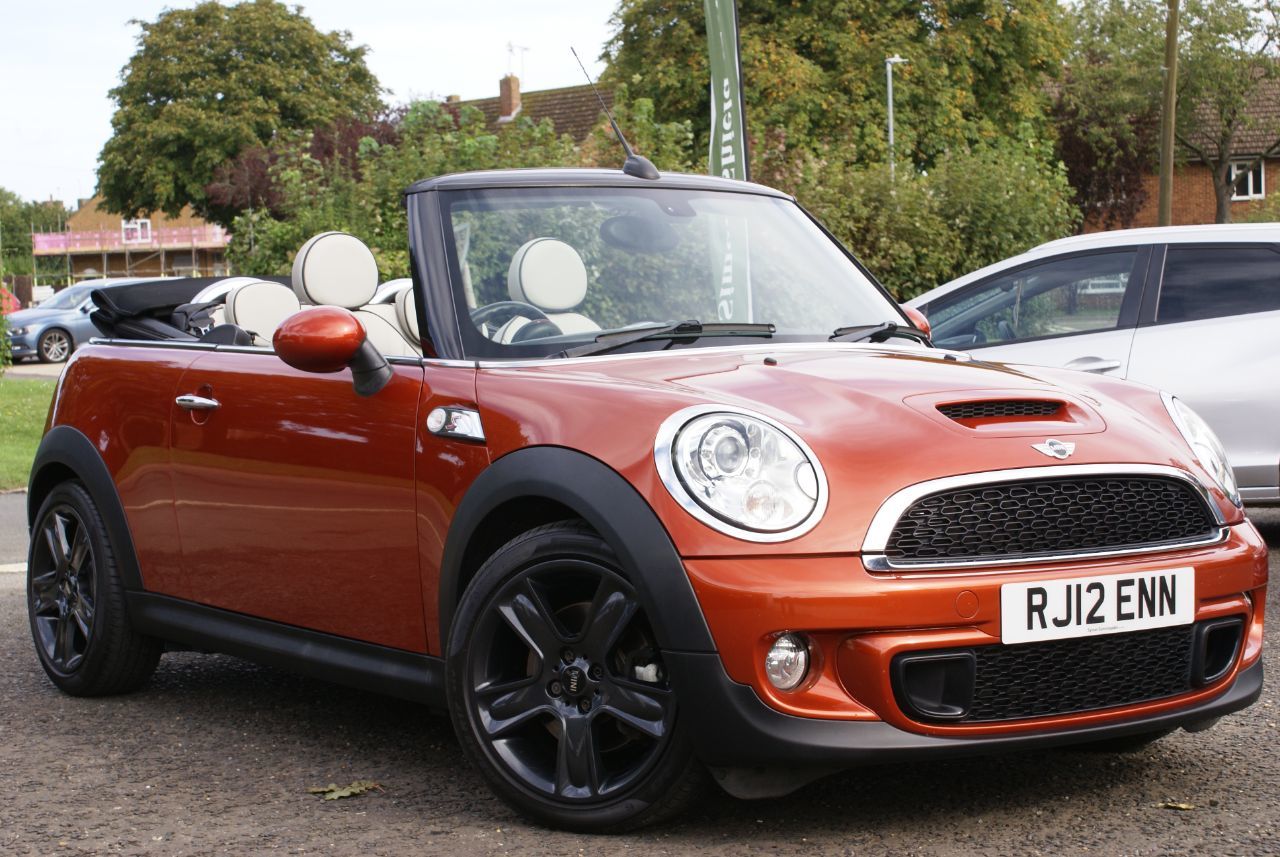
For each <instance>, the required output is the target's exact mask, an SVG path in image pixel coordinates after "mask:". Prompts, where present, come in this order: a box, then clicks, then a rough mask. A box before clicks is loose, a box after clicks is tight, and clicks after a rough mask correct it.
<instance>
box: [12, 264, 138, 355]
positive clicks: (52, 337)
mask: <svg viewBox="0 0 1280 857" xmlns="http://www.w3.org/2000/svg"><path fill="white" fill-rule="evenodd" d="M136 282H139V280H138V279H137V278H133V279H127V278H123V277H122V278H117V279H110V280H85V281H84V282H82V283H77V284H76V285H74V286H68V287H67V288H65V289H63V290H62V291H60V292H57V293H56V294H54V295H53V297H50V298H46V299H45V300H44V301H41V302H40V304H39V305H37V306H34V307H32V308H31V309H22V310H18V311H17V312H14V313H10V314H9V315H8V316H6V319H7V320H8V330H9V353H10V354H11V355H12V357H13V359H14V360H20V359H22V358H24V357H35V358H37V359H38V360H40V362H42V363H61V362H63V361H64V360H66V359H67V358H68V357H70V356H71V352H72V351H75V350H76V349H77V348H78V347H80V346H81V345H83V344H84V343H86V342H88V341H89V340H90V339H91V338H92V337H94V336H98V335H99V334H98V329H97V328H96V327H94V326H93V322H92V321H91V320H90V319H89V313H91V312H92V311H93V303H92V301H90V300H89V294H90V293H91V292H92V291H93V290H94V289H101V288H106V287H109V286H121V285H124V284H125V283H136Z"/></svg>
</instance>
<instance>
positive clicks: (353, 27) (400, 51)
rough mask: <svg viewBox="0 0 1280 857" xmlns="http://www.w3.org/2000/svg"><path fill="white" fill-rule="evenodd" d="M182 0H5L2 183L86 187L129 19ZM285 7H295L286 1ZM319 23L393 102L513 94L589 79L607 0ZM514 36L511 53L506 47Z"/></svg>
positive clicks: (349, 13)
mask: <svg viewBox="0 0 1280 857" xmlns="http://www.w3.org/2000/svg"><path fill="white" fill-rule="evenodd" d="M193 5H195V3H194V2H192V0H167V2H165V0H129V2H127V3H126V2H120V0H56V2H54V0H48V1H47V2H19V0H3V9H4V22H5V27H4V30H5V39H4V47H3V49H0V187H3V188H5V189H7V190H10V191H13V192H14V193H16V194H18V195H19V196H21V197H24V198H27V199H49V198H53V199H60V200H62V201H64V202H65V203H67V204H68V205H69V206H71V207H74V206H75V201H76V200H77V199H78V198H82V197H89V196H92V195H93V190H94V186H95V184H96V181H95V178H94V174H95V170H96V168H97V162H98V153H99V152H100V151H101V150H102V146H103V144H104V143H105V142H106V141H107V138H108V137H110V136H111V114H112V112H113V104H112V102H111V99H110V98H109V97H108V95H107V93H108V91H109V90H110V89H111V88H112V87H113V86H115V85H116V84H117V83H118V82H119V77H120V70H121V69H122V68H123V67H124V66H125V64H126V63H127V62H128V61H129V57H130V56H132V55H133V52H134V50H135V49H136V47H137V43H136V39H137V36H138V33H139V28H138V27H137V26H136V25H132V24H130V23H129V21H130V20H131V19H141V20H146V21H152V20H155V18H156V17H157V16H158V15H159V14H160V13H161V12H162V11H163V10H164V9H166V8H189V7H191V6H193ZM290 5H293V4H290ZM299 5H301V6H302V7H303V11H304V12H305V14H306V15H307V16H308V17H309V18H310V19H311V20H312V22H313V23H314V24H315V25H316V26H317V27H318V28H320V29H321V30H324V31H326V32H327V31H330V30H347V31H349V32H350V33H351V36H352V42H353V43H354V44H360V45H366V46H368V48H369V52H368V54H367V56H366V62H367V63H368V64H369V67H370V69H372V70H373V73H374V74H375V75H377V77H378V80H379V81H380V82H381V83H382V85H383V86H384V87H386V88H388V89H390V90H391V94H389V95H388V96H386V97H387V100H388V101H389V102H391V103H397V102H403V101H408V100H410V99H413V98H423V97H437V98H443V97H445V96H446V95H460V96H462V97H463V98H464V99H469V98H486V97H489V96H495V95H497V94H498V80H499V79H500V78H502V77H503V75H505V74H507V73H508V71H510V72H512V73H514V74H516V75H518V76H519V77H520V88H521V89H522V90H523V91H526V92H528V91H530V90H535V89H552V88H554V87H558V86H573V85H576V84H579V83H582V82H583V79H582V72H581V70H579V69H578V66H577V64H576V63H575V62H574V60H573V56H572V55H571V54H570V53H569V47H570V46H571V45H572V46H573V47H575V48H577V50H578V54H579V55H580V56H581V57H582V59H583V62H585V63H586V65H587V70H588V71H590V72H591V75H592V77H595V76H597V75H599V74H600V72H601V71H602V70H603V64H602V63H600V62H599V60H598V59H597V58H598V57H599V55H600V53H601V51H602V50H603V48H604V44H605V42H606V41H607V40H608V39H609V37H610V35H611V34H612V31H611V29H610V27H609V18H610V16H611V15H612V13H613V10H614V9H615V8H616V6H617V0H447V2H446V1H445V0H418V2H407V0H357V2H354V3H353V2H350V0H310V2H303V3H301V4H299ZM509 44H511V45H515V46H516V49H515V50H514V51H510V50H508V45H509Z"/></svg>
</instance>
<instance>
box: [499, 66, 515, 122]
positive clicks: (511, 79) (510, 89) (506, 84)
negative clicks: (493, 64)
mask: <svg viewBox="0 0 1280 857" xmlns="http://www.w3.org/2000/svg"><path fill="white" fill-rule="evenodd" d="M519 112H520V78H518V77H516V76H515V75H514V74H509V75H507V76H506V77H504V78H503V79H502V80H500V81H498V121H499V122H510V121H511V120H512V119H514V118H516V115H517V114H518V113H519Z"/></svg>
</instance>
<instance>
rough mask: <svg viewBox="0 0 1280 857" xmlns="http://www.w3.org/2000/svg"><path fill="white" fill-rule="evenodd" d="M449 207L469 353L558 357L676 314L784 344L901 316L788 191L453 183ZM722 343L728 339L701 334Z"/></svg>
mask: <svg viewBox="0 0 1280 857" xmlns="http://www.w3.org/2000/svg"><path fill="white" fill-rule="evenodd" d="M444 203H445V207H446V211H447V212H448V222H449V227H450V231H451V234H452V238H453V247H452V251H453V253H454V257H455V259H456V265H457V267H456V271H457V274H456V283H455V288H456V289H457V292H458V293H459V294H460V296H461V297H462V302H463V303H465V306H466V307H467V309H468V310H469V311H470V314H471V321H472V324H473V326H474V332H475V334H477V335H476V336H471V335H470V334H471V331H467V332H466V334H464V335H466V336H468V337H469V338H468V340H467V341H468V348H469V350H470V352H473V353H476V354H484V355H495V356H506V355H507V354H508V353H510V352H511V350H512V349H517V348H520V347H525V346H528V347H531V348H533V349H538V348H541V349H542V351H543V352H547V353H555V352H557V351H560V350H563V349H565V348H566V346H568V345H574V344H580V343H583V342H590V341H592V340H594V338H595V337H596V336H598V335H599V334H601V333H602V332H610V331H621V330H624V329H627V328H629V327H633V326H652V325H655V324H665V323H668V322H679V321H682V320H685V319H697V320H699V321H701V322H705V323H716V322H719V323H727V324H733V323H742V324H772V325H774V328H775V331H776V335H777V339H779V340H782V339H784V338H793V339H796V338H801V339H807V340H812V339H823V340H825V339H826V338H827V337H828V336H830V335H831V333H832V331H833V330H835V329H836V328H837V327H841V326H844V325H869V326H870V325H876V324H879V323H882V322H885V321H898V322H901V316H900V315H899V314H898V311H897V310H896V308H895V307H894V306H893V304H892V303H891V302H890V301H889V300H888V299H887V298H886V296H885V295H884V294H883V293H882V292H881V291H880V290H879V289H877V288H876V286H875V284H874V282H873V281H872V280H871V279H870V278H869V277H868V276H867V275H866V274H865V273H864V272H863V271H861V270H860V269H859V268H858V267H857V266H856V265H855V263H853V262H852V261H851V260H850V259H849V258H848V257H847V256H846V255H845V254H844V253H843V252H842V251H841V249H840V247H839V246H838V245H837V244H835V243H834V242H833V241H831V240H830V239H829V238H827V237H826V236H825V235H824V234H823V233H822V232H821V231H820V230H819V229H818V228H817V227H816V226H815V225H814V224H813V223H812V222H811V221H810V220H809V219H808V218H807V217H806V216H805V215H804V213H803V211H802V210H801V209H800V208H799V207H798V206H796V205H795V204H794V203H793V202H791V201H790V200H785V199H778V198H774V197H767V196H756V195H754V194H742V193H726V192H720V191H694V190H685V189H660V188H654V189H648V188H548V189H541V188H539V189H533V188H522V189H518V190H504V189H483V190H472V191H453V192H449V193H448V194H446V195H445V197H444ZM539 319H545V320H546V323H543V322H540V321H539ZM481 337H483V339H481ZM484 339H487V340H489V341H488V342H485V341H483V340H484ZM717 342H719V343H720V344H723V342H724V340H723V339H720V340H717V339H715V338H714V337H710V336H708V337H705V338H703V339H700V340H698V344H700V345H706V344H715V343H717Z"/></svg>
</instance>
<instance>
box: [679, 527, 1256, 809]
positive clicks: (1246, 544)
mask: <svg viewBox="0 0 1280 857" xmlns="http://www.w3.org/2000/svg"><path fill="white" fill-rule="evenodd" d="M1187 566H1192V567H1194V568H1195V570H1196V603H1197V607H1196V613H1195V620H1194V621H1195V623H1196V627H1199V626H1200V625H1201V624H1205V625H1213V624H1215V623H1222V622H1227V623H1230V622H1236V623H1239V624H1238V627H1240V628H1241V631H1240V633H1241V639H1240V642H1239V646H1238V648H1237V649H1236V650H1235V654H1233V655H1231V658H1232V659H1233V662H1232V663H1231V665H1230V668H1229V670H1228V671H1227V672H1225V673H1222V674H1220V677H1217V678H1212V679H1208V678H1206V680H1205V681H1204V682H1203V683H1202V684H1198V683H1196V682H1195V681H1194V672H1193V673H1192V674H1191V675H1192V676H1193V681H1192V684H1191V686H1189V687H1187V688H1186V689H1184V690H1179V691H1176V692H1174V693H1173V695H1160V694H1153V695H1151V696H1146V697H1138V696H1133V697H1130V698H1131V699H1133V700H1135V701H1132V702H1125V701H1120V700H1117V701H1116V702H1115V703H1113V704H1103V705H1096V706H1093V707H1082V708H1076V709H1071V708H1062V709H1060V713H1046V714H1043V715H1031V716H1012V717H1010V718H1009V719H1002V720H1001V719H996V720H985V721H974V722H960V721H956V722H939V721H930V720H928V719H927V718H926V719H921V718H920V717H918V716H917V715H915V714H912V713H911V712H910V711H909V710H906V709H904V708H903V706H902V704H901V702H900V697H899V696H898V695H897V694H896V693H895V685H894V679H893V669H892V667H893V664H894V659H895V658H897V657H899V656H903V655H917V654H920V653H928V652H936V651H938V650H949V649H973V648H974V647H983V646H986V647H1001V624H1000V591H1001V586H1002V585H1003V584H1005V583H1011V582H1022V581H1027V580H1051V579H1054V578H1070V577H1073V576H1081V575H1105V574H1121V573H1132V572H1135V571H1150V570H1158V569H1169V568H1184V567H1187ZM685 568H686V571H687V573H688V574H689V577H690V581H691V582H692V584H693V587H694V590H695V592H696V593H697V595H698V598H699V602H700V604H701V607H702V609H703V612H704V615H705V616H706V619H707V623H708V626H709V627H710V628H711V631H712V635H713V637H714V639H715V643H716V646H717V649H718V653H716V654H704V653H690V652H669V653H665V655H664V657H666V658H668V660H669V662H670V666H671V675H672V680H673V682H674V683H675V684H676V690H677V693H678V694H679V695H680V698H681V701H682V710H683V711H684V712H685V715H684V716H686V717H687V718H688V719H689V720H690V721H691V722H692V727H691V728H692V729H693V731H694V733H695V740H696V742H697V744H696V746H697V748H698V752H699V754H700V755H701V756H702V758H703V760H704V761H706V762H707V763H708V764H710V765H712V766H713V767H716V766H719V767H734V768H743V767H744V766H747V767H750V766H769V765H772V766H775V767H786V768H800V767H804V766H808V767H810V768H822V769H826V770H836V769H840V768H846V767H851V766H856V765H861V764H869V763H882V762H890V761H896V760H902V759H918V758H925V757H928V758H937V757H945V756H955V755H966V754H968V755H974V754H983V753H991V752H1001V751H1008V750H1022V749H1030V748H1038V747H1048V746H1055V745H1063V744H1071V743H1082V742H1093V741H1100V740H1103V739H1108V738H1117V737H1123V736H1126V735H1133V734H1138V733H1148V732H1159V731H1165V730H1171V729H1175V728H1178V727H1190V728H1194V727H1196V726H1197V725H1201V724H1204V723H1205V722H1206V721H1211V720H1213V719H1214V718H1217V717H1220V716H1222V715H1223V714H1227V713H1230V712H1232V711H1237V710H1239V709H1241V708H1244V707H1246V706H1248V705H1249V704H1250V703H1252V702H1253V701H1254V700H1256V699H1257V697H1258V695H1259V693H1260V690H1261V685H1262V666H1261V650H1262V639H1263V625H1264V621H1265V602H1266V585H1267V549H1266V545H1265V544H1264V543H1263V541H1262V539H1261V537H1260V536H1259V535H1258V534H1257V532H1256V530H1254V528H1253V527H1252V526H1251V525H1250V524H1248V523H1247V522H1244V523H1240V524H1237V525H1234V526H1232V527H1231V528H1230V531H1229V534H1228V538H1227V539H1226V540H1224V541H1223V542H1220V543H1217V544H1213V545H1207V546H1203V547H1199V548H1195V549H1190V550H1180V551H1169V552H1167V553H1163V554H1152V555H1147V556H1143V557H1119V558H1113V559H1096V560H1092V561H1089V562H1069V563H1056V564H1045V565H1042V566H1032V567H1026V568H1020V569H998V570H997V569H992V570H985V569H968V570H964V571H960V572H943V573H930V574H917V575H912V574H898V573H893V574H873V573H870V572H868V571H867V570H866V569H865V568H863V567H862V566H861V564H860V563H859V562H858V560H857V558H856V557H849V556H826V557H788V558H771V557H755V558H732V559H686V560H685ZM783 631H791V632H801V633H804V634H806V635H807V636H808V638H809V640H810V641H811V658H812V659H813V664H814V665H813V666H812V667H811V669H810V676H811V678H809V679H807V680H806V682H805V683H804V684H803V685H802V686H801V688H800V689H798V690H797V691H795V692H791V693H783V692H779V691H778V690H776V689H775V688H773V687H772V686H771V685H769V683H768V681H767V679H766V677H765V676H764V674H763V667H762V664H763V659H764V654H765V652H766V651H767V649H768V647H769V645H770V644H771V641H772V640H773V639H774V638H775V637H776V635H777V634H778V633H779V632H783ZM1188 631H1189V632H1190V628H1188ZM1102 639H1106V638H1102ZM1114 639H1115V640H1117V641H1119V640H1120V639H1121V637H1120V636H1119V635H1117V637H1115V638H1114ZM1137 663H1139V662H1137V661H1135V668H1141V667H1139V666H1136V664H1137ZM1192 669H1193V670H1194V662H1193V667H1192ZM988 675H994V676H995V679H994V680H995V681H996V682H1000V681H1001V679H1000V676H1001V675H1003V674H1002V673H988ZM1010 681H1013V679H1012V678H1011V679H1010ZM1055 687H1056V686H1055ZM686 700H687V702H686ZM799 784H802V782H800V783H797V785H799ZM736 793H741V792H736Z"/></svg>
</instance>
